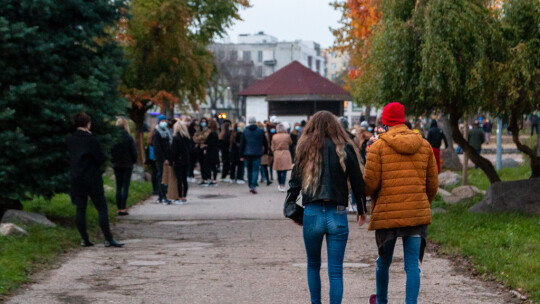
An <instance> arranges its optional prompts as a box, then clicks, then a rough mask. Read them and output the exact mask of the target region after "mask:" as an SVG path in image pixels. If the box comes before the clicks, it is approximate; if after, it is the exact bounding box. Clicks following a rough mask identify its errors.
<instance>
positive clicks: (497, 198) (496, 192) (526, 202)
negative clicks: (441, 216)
mask: <svg viewBox="0 0 540 304" xmlns="http://www.w3.org/2000/svg"><path fill="white" fill-rule="evenodd" d="M538 189H540V178H531V179H526V180H519V181H511V182H499V183H495V184H492V185H491V187H489V189H488V191H487V193H486V195H485V196H484V199H483V200H482V201H480V202H478V203H477V204H476V205H474V206H472V207H471V208H470V209H469V211H470V212H523V213H525V214H528V215H540V195H538V192H537V191H538Z"/></svg>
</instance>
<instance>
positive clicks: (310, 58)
mask: <svg viewBox="0 0 540 304" xmlns="http://www.w3.org/2000/svg"><path fill="white" fill-rule="evenodd" d="M307 64H308V67H309V68H310V69H311V67H312V66H313V57H311V56H308V57H307Z"/></svg>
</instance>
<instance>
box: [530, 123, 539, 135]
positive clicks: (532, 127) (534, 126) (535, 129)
mask: <svg viewBox="0 0 540 304" xmlns="http://www.w3.org/2000/svg"><path fill="white" fill-rule="evenodd" d="M534 131H536V134H538V124H533V125H532V126H531V136H533V135H534Z"/></svg>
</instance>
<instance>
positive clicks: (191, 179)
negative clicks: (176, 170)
mask: <svg viewBox="0 0 540 304" xmlns="http://www.w3.org/2000/svg"><path fill="white" fill-rule="evenodd" d="M187 181H188V183H196V182H197V179H196V178H195V177H188V179H187Z"/></svg>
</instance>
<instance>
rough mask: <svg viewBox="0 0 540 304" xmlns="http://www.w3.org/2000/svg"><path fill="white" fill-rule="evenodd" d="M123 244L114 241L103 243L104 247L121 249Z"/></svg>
mask: <svg viewBox="0 0 540 304" xmlns="http://www.w3.org/2000/svg"><path fill="white" fill-rule="evenodd" d="M123 246H124V244H122V243H119V242H117V241H116V240H115V239H111V240H110V241H105V247H117V248H120V247H123Z"/></svg>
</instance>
